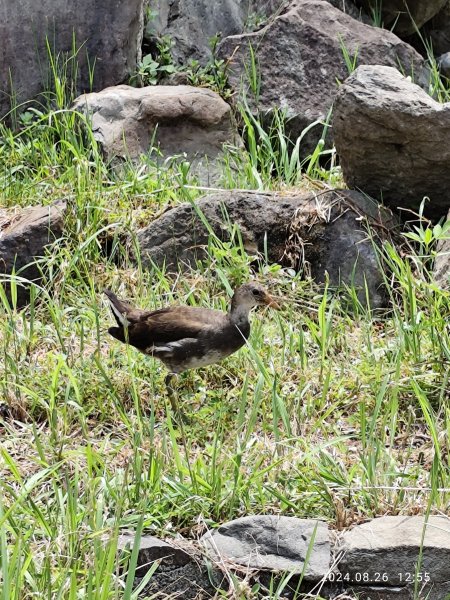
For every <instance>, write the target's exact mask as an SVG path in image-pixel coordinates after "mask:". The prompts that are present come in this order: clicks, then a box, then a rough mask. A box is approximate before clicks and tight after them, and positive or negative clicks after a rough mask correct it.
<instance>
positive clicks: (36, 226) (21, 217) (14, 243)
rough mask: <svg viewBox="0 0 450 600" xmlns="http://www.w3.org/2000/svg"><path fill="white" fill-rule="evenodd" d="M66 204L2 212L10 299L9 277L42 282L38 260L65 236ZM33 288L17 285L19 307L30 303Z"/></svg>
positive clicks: (1, 249) (1, 265)
mask: <svg viewBox="0 0 450 600" xmlns="http://www.w3.org/2000/svg"><path fill="white" fill-rule="evenodd" d="M65 208H66V205H65V203H64V202H56V203H54V204H53V205H51V206H33V207H29V208H26V209H22V210H19V211H18V212H12V211H9V210H4V211H0V282H3V285H4V286H5V289H6V292H7V295H8V296H9V297H10V285H9V283H8V281H9V279H8V277H2V275H11V274H12V272H13V271H14V272H15V274H16V275H17V276H18V277H20V278H24V279H26V280H28V281H33V282H35V283H39V281H40V280H41V272H40V270H39V268H38V267H37V266H36V264H33V263H34V261H35V259H36V258H39V257H41V256H43V255H44V252H45V247H46V246H48V245H49V244H50V243H52V242H53V241H55V240H56V239H58V238H60V237H61V236H62V233H63V224H64V211H65ZM29 293H30V292H29V285H26V283H22V284H20V283H18V284H17V304H18V306H23V305H24V304H26V303H27V302H28V300H29Z"/></svg>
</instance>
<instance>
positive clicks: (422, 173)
mask: <svg viewBox="0 0 450 600" xmlns="http://www.w3.org/2000/svg"><path fill="white" fill-rule="evenodd" d="M333 129H334V136H335V144H336V149H337V152H338V155H339V160H340V163H341V166H342V171H343V174H344V179H345V181H346V183H347V185H348V186H349V187H351V188H358V189H360V190H362V191H363V192H365V193H367V194H370V195H371V196H373V197H375V198H379V199H381V198H382V199H383V202H384V203H385V204H386V205H388V206H390V207H392V208H394V209H395V208H397V207H402V208H407V209H412V210H414V211H417V210H418V208H419V205H420V203H421V202H422V199H423V198H424V197H425V196H427V197H429V198H430V200H431V202H428V203H427V204H426V212H427V214H428V215H429V216H431V217H437V218H439V217H441V216H443V215H446V214H447V212H448V210H449V208H450V145H449V144H446V143H443V140H447V139H450V103H448V104H439V103H438V102H436V101H435V100H433V98H431V97H430V96H428V94H426V93H425V92H424V91H423V90H422V89H421V88H420V87H419V86H417V85H415V84H413V83H411V82H410V81H409V80H408V79H407V78H405V77H403V76H402V75H401V74H400V73H399V72H398V71H397V70H396V69H393V68H391V67H383V66H361V67H359V68H358V69H357V70H356V71H355V72H354V73H353V74H352V75H351V76H350V77H349V78H348V79H347V81H346V82H345V83H344V85H342V86H341V88H340V90H339V93H338V95H337V97H336V102H335V104H334V119H333Z"/></svg>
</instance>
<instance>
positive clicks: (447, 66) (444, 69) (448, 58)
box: [437, 52, 450, 80]
mask: <svg viewBox="0 0 450 600" xmlns="http://www.w3.org/2000/svg"><path fill="white" fill-rule="evenodd" d="M437 62H438V67H439V73H440V74H441V75H442V76H443V77H445V78H447V79H449V80H450V52H446V53H445V54H441V56H439V58H438V61H437Z"/></svg>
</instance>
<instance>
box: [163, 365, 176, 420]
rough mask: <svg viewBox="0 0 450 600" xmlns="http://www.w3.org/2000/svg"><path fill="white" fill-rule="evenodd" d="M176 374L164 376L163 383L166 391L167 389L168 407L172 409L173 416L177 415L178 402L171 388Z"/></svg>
mask: <svg viewBox="0 0 450 600" xmlns="http://www.w3.org/2000/svg"><path fill="white" fill-rule="evenodd" d="M175 376H176V373H169V374H168V375H166V378H165V379H164V383H165V384H166V389H167V395H168V396H169V401H170V406H171V407H172V410H173V412H174V414H176V415H177V414H178V411H179V409H178V402H177V399H176V394H175V390H174V388H173V386H172V382H173V379H174V378H175Z"/></svg>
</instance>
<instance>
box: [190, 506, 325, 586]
mask: <svg viewBox="0 0 450 600" xmlns="http://www.w3.org/2000/svg"><path fill="white" fill-rule="evenodd" d="M202 542H203V544H204V546H205V548H206V550H207V552H208V553H209V554H210V556H212V557H213V558H214V559H215V560H221V561H223V560H225V562H226V563H228V564H229V563H235V564H238V565H242V566H245V567H248V568H250V569H267V570H271V571H289V572H291V573H302V572H303V570H304V578H305V579H306V580H309V581H311V580H312V581H319V580H320V579H322V578H323V577H324V576H325V575H326V573H328V571H329V568H330V559H331V552H330V539H329V534H328V528H327V525H326V523H324V522H323V521H318V520H314V519H297V518H296V517H284V516H273V515H255V516H251V517H242V518H240V519H236V520H234V521H230V522H229V523H225V524H224V525H221V526H220V527H219V528H218V529H215V530H214V531H211V532H208V533H207V534H206V535H204V536H203V537H202ZM308 552H310V555H309V560H308V562H307V563H306V567H305V558H306V556H307V554H308Z"/></svg>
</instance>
